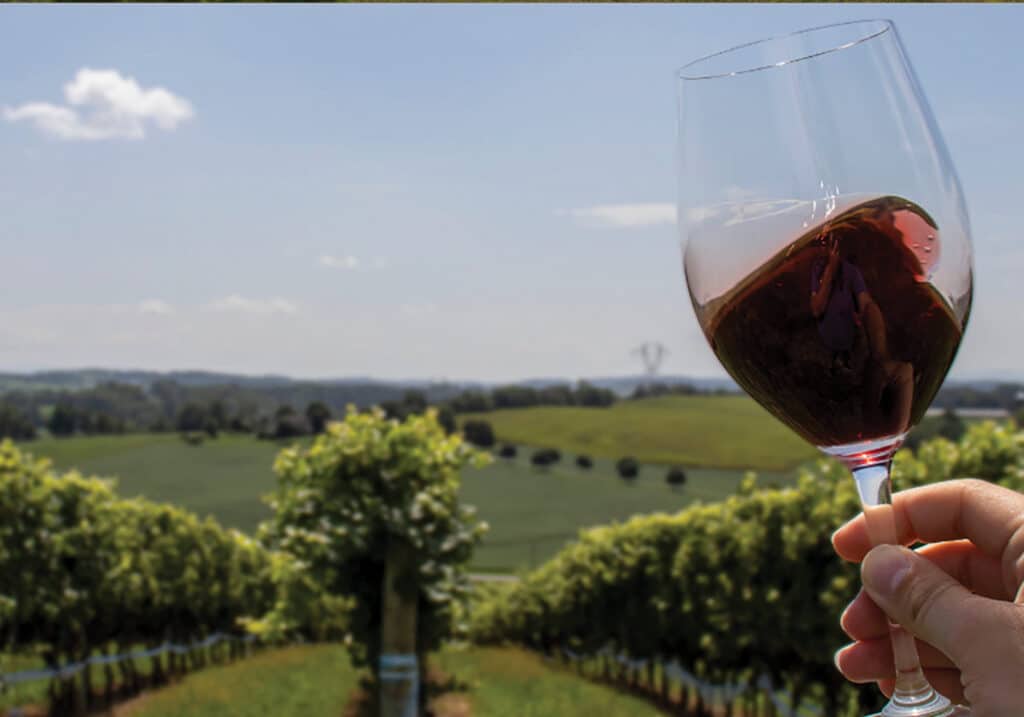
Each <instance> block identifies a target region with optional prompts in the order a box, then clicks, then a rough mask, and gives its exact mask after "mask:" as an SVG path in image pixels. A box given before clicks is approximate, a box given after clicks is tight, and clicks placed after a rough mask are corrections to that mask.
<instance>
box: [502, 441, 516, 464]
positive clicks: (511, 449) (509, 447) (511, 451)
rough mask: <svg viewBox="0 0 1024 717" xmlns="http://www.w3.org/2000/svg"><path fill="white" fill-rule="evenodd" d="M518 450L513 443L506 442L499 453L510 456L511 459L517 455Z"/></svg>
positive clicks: (506, 456)
mask: <svg viewBox="0 0 1024 717" xmlns="http://www.w3.org/2000/svg"><path fill="white" fill-rule="evenodd" d="M518 452H519V451H518V449H517V448H516V447H515V446H514V445H513V444H511V443H506V444H505V445H503V446H502V447H501V449H500V450H499V451H498V455H499V456H501V457H502V458H508V459H510V460H511V459H512V458H515V457H516V454H517V453H518Z"/></svg>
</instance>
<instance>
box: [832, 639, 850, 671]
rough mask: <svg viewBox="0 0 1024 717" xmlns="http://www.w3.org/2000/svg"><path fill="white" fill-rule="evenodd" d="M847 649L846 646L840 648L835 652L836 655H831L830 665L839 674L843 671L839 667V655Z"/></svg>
mask: <svg viewBox="0 0 1024 717" xmlns="http://www.w3.org/2000/svg"><path fill="white" fill-rule="evenodd" d="M847 647H848V645H844V646H842V647H840V648H839V649H838V650H836V654H834V655H832V663H833V664H834V665H835V666H836V669H837V670H839V671H840V672H842V671H843V668H842V667H840V666H839V655H840V654H842V652H843V650H845V649H846V648H847Z"/></svg>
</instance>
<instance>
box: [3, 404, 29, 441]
mask: <svg viewBox="0 0 1024 717" xmlns="http://www.w3.org/2000/svg"><path fill="white" fill-rule="evenodd" d="M35 437H36V427H35V426H33V425H32V421H30V420H29V419H28V417H27V416H26V415H25V414H23V413H22V412H21V411H19V410H18V409H17V408H15V407H14V406H12V405H10V404H9V403H0V438H13V439H14V440H16V441H31V440H32V439H33V438H35Z"/></svg>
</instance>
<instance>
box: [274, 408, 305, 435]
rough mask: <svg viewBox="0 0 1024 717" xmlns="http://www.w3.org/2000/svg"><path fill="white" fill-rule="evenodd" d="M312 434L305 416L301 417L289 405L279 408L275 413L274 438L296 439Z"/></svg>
mask: <svg viewBox="0 0 1024 717" xmlns="http://www.w3.org/2000/svg"><path fill="white" fill-rule="evenodd" d="M309 432H310V427H309V423H308V422H307V420H306V417H305V416H302V415H300V414H299V413H298V412H296V410H295V409H294V408H292V407H291V406H288V405H284V406H280V407H278V409H277V411H275V412H274V427H273V436H274V438H296V437H298V436H305V435H307V434H308V433H309Z"/></svg>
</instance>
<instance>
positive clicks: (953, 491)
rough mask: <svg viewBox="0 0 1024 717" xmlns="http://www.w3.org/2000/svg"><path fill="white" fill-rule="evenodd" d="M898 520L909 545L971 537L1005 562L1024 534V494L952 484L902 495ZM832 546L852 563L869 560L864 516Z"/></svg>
mask: <svg viewBox="0 0 1024 717" xmlns="http://www.w3.org/2000/svg"><path fill="white" fill-rule="evenodd" d="M893 515H894V516H895V519H896V534H897V535H898V536H899V541H900V542H901V543H902V544H904V545H910V544H911V543H914V542H916V541H921V542H925V543H935V542H939V541H945V540H960V539H964V538H966V539H968V540H970V541H971V542H972V543H974V544H975V545H977V546H978V548H979V549H980V550H981V551H982V552H983V553H985V554H987V555H991V556H992V557H995V558H1003V557H1004V554H1005V552H1006V549H1007V547H1008V546H1009V544H1010V540H1011V539H1012V538H1013V537H1014V534H1015V533H1017V532H1018V531H1021V532H1022V533H1024V531H1022V528H1024V495H1021V494H1020V493H1016V492H1014V491H1012V490H1009V489H1007V488H1003V487H1002V486H998V485H995V484H993V483H986V482H985V481H980V480H975V479H964V480H953V481H946V482H944V483H936V484H934V485H927V486H923V487H921V488H911V489H910V490H906V491H902V492H900V493H897V494H896V495H894V496H893ZM832 544H833V545H834V546H835V549H836V552H837V553H839V555H840V556H841V557H843V558H845V559H846V560H849V561H851V562H860V561H861V560H863V558H864V556H865V555H867V553H868V551H870V550H871V548H872V547H874V546H873V544H872V542H871V539H870V538H869V537H868V532H867V525H866V524H865V522H864V516H863V515H858V516H857V517H856V518H854V519H853V520H851V521H849V522H848V523H846V525H844V526H843V527H841V528H840V529H839V530H837V531H836V532H835V533H834V534H833V535H832ZM1021 547H1022V548H1024V544H1022V545H1021Z"/></svg>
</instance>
